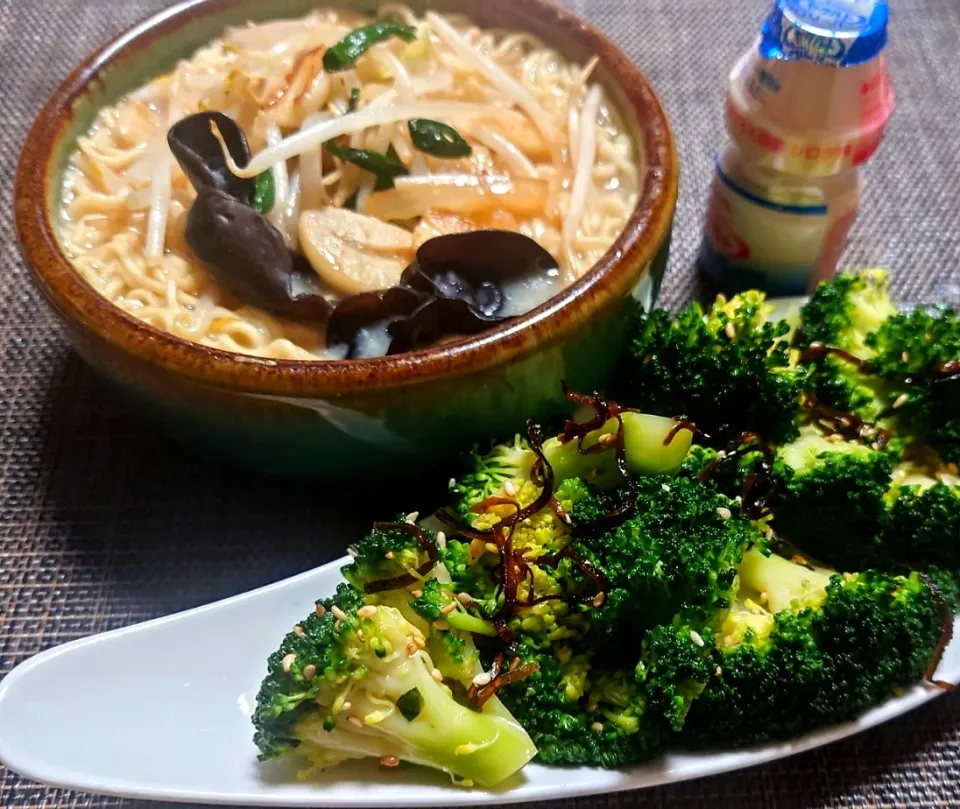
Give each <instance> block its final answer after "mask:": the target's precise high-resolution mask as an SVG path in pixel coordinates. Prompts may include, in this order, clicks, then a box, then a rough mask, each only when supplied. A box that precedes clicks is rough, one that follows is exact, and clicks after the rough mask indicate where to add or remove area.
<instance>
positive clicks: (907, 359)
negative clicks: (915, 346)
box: [900, 351, 910, 362]
mask: <svg viewBox="0 0 960 809" xmlns="http://www.w3.org/2000/svg"><path fill="white" fill-rule="evenodd" d="M900 359H902V360H903V361H904V362H910V352H909V351H904V352H903V353H902V354H901V355H900Z"/></svg>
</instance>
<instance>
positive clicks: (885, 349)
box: [866, 308, 960, 464]
mask: <svg viewBox="0 0 960 809" xmlns="http://www.w3.org/2000/svg"><path fill="white" fill-rule="evenodd" d="M866 342H867V345H868V347H869V348H870V350H871V351H872V352H874V356H873V359H872V362H873V364H874V366H875V367H876V369H877V373H878V375H879V377H880V378H881V379H882V380H883V382H884V384H885V386H886V406H887V412H889V413H890V414H892V416H893V417H894V419H895V422H896V427H897V430H898V432H900V433H902V434H904V435H905V436H907V437H909V438H910V439H912V440H913V441H916V442H918V443H921V444H928V445H930V446H931V447H933V448H934V449H935V450H936V451H937V452H938V453H939V454H940V456H941V458H943V460H944V461H946V462H949V463H955V464H957V463H960V319H958V317H957V313H956V312H955V311H953V310H952V309H948V308H938V309H922V308H921V309H916V310H914V311H913V312H910V313H909V314H896V315H892V316H890V317H889V318H887V320H886V321H884V323H883V325H882V326H881V327H880V328H879V329H878V330H877V331H876V332H874V333H872V334H870V335H869V336H868V337H867V340H866Z"/></svg>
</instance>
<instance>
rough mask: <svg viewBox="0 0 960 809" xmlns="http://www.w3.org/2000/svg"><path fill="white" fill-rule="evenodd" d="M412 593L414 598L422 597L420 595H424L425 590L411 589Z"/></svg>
mask: <svg viewBox="0 0 960 809" xmlns="http://www.w3.org/2000/svg"><path fill="white" fill-rule="evenodd" d="M410 595H412V596H413V597H414V598H420V596H422V595H423V590H411V591H410Z"/></svg>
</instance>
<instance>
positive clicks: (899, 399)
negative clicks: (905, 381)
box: [893, 393, 910, 410]
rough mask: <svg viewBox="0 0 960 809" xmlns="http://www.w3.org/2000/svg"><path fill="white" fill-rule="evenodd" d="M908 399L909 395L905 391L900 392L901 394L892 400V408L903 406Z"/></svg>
mask: <svg viewBox="0 0 960 809" xmlns="http://www.w3.org/2000/svg"><path fill="white" fill-rule="evenodd" d="M909 401H910V397H909V396H908V395H907V394H906V393H901V394H900V395H899V396H898V397H897V398H896V401H894V403H893V409H894V410H896V409H898V408H901V407H903V406H904V405H905V404H906V403H907V402H909Z"/></svg>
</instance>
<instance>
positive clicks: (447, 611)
mask: <svg viewBox="0 0 960 809" xmlns="http://www.w3.org/2000/svg"><path fill="white" fill-rule="evenodd" d="M456 608H457V602H456V601H451V602H450V603H449V604H447V606H445V607H444V608H443V609H442V610H440V614H441V615H449V614H450V613H451V612H453V611H454V610H455V609H456Z"/></svg>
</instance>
